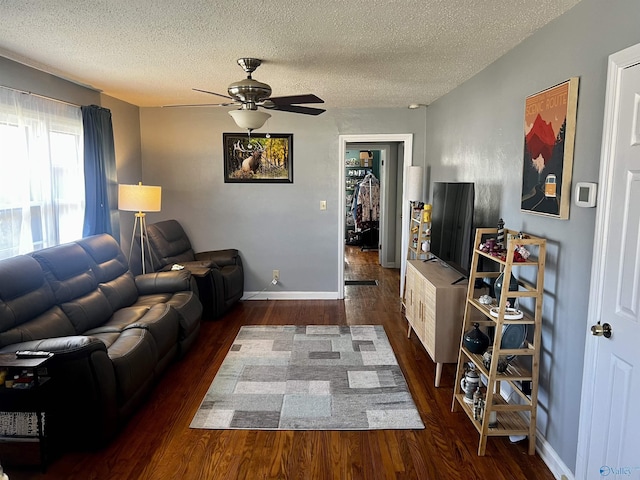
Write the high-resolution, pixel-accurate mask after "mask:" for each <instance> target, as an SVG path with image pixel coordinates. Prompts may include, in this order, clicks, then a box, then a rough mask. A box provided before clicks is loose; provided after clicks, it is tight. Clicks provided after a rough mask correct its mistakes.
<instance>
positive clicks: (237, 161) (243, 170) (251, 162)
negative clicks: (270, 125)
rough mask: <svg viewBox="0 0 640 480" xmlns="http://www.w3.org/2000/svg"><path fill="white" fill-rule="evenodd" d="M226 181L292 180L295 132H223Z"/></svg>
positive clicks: (278, 181) (265, 181)
mask: <svg viewBox="0 0 640 480" xmlns="http://www.w3.org/2000/svg"><path fill="white" fill-rule="evenodd" d="M222 145H223V148H224V182H225V183H293V134H291V133H271V134H257V133H252V134H251V135H249V134H246V133H223V134H222Z"/></svg>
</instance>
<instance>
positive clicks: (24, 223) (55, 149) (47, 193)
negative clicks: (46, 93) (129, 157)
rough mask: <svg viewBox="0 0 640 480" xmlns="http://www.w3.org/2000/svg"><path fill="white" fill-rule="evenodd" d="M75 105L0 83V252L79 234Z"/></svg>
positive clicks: (78, 137)
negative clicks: (21, 91) (40, 96)
mask: <svg viewBox="0 0 640 480" xmlns="http://www.w3.org/2000/svg"><path fill="white" fill-rule="evenodd" d="M82 151H83V150H82V113H81V110H80V108H79V107H74V106H70V105H67V104H64V103H61V102H57V101H54V100H48V99H43V98H39V97H37V96H34V95H28V94H24V93H20V92H16V91H13V90H10V89H6V88H0V182H1V183H0V184H1V188H0V258H7V257H11V256H14V255H17V254H21V253H28V252H31V251H33V250H38V249H41V248H45V247H50V246H52V245H57V244H59V243H64V242H68V241H71V240H74V239H76V238H79V237H81V236H82V224H83V221H84V167H83V155H82Z"/></svg>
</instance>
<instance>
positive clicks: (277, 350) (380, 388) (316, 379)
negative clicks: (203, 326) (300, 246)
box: [191, 325, 424, 430]
mask: <svg viewBox="0 0 640 480" xmlns="http://www.w3.org/2000/svg"><path fill="white" fill-rule="evenodd" d="M191 428H204V429H248V430H380V429H422V428H424V424H423V423H422V421H421V419H420V414H419V413H418V411H417V409H416V406H415V404H414V402H413V399H412V398H411V394H410V393H409V391H408V389H407V383H406V381H405V379H404V376H403V375H402V371H401V370H400V367H399V366H398V362H397V361H396V357H395V355H394V353H393V350H392V349H391V345H390V344H389V340H388V338H387V335H386V333H385V331H384V328H383V327H382V326H380V325H359V326H337V325H336V326H324V325H311V326H245V327H242V328H241V329H240V332H239V333H238V336H237V337H236V339H235V341H234V342H233V345H232V346H231V350H230V351H229V353H228V354H227V356H226V358H225V359H224V362H223V363H222V365H221V367H220V370H219V371H218V373H217V375H216V377H215V378H214V379H213V383H212V384H211V386H210V387H209V390H208V391H207V394H206V395H205V397H204V400H203V401H202V403H201V405H200V408H199V409H198V411H197V412H196V415H195V417H194V418H193V421H192V422H191Z"/></svg>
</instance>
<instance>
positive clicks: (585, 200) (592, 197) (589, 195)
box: [573, 182, 598, 207]
mask: <svg viewBox="0 0 640 480" xmlns="http://www.w3.org/2000/svg"><path fill="white" fill-rule="evenodd" d="M597 191H598V184H597V183H591V182H578V183H577V184H576V191H575V194H574V197H573V201H574V202H575V204H576V206H578V207H595V206H596V193H597Z"/></svg>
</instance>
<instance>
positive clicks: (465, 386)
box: [460, 369, 480, 403]
mask: <svg viewBox="0 0 640 480" xmlns="http://www.w3.org/2000/svg"><path fill="white" fill-rule="evenodd" d="M479 386H480V375H478V372H476V371H475V369H468V370H467V371H466V372H465V374H464V377H463V378H462V380H461V381H460V388H462V391H463V392H464V401H465V402H467V403H473V394H474V393H475V392H476V390H477V389H478V387H479Z"/></svg>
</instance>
